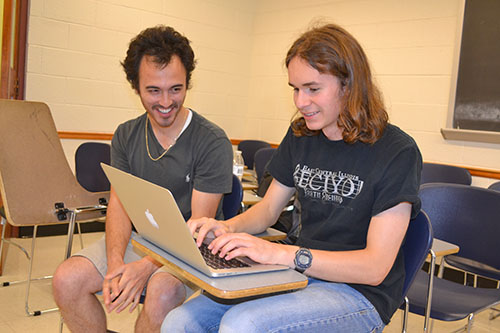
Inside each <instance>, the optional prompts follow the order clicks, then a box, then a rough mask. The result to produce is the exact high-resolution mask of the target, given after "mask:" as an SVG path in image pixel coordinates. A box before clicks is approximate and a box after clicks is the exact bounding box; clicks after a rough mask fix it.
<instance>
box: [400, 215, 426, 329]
mask: <svg viewBox="0 0 500 333" xmlns="http://www.w3.org/2000/svg"><path fill="white" fill-rule="evenodd" d="M432 239H433V236H432V227H431V222H430V221H429V218H428V217H427V215H426V214H425V213H424V212H423V211H420V213H418V215H417V217H415V218H414V219H412V220H411V221H410V224H409V225H408V230H407V231H406V237H405V240H404V242H403V245H402V249H403V254H404V259H405V260H404V261H405V282H404V286H403V293H402V298H403V302H404V303H403V304H404V315H403V332H406V331H407V328H406V326H407V323H408V306H409V304H408V298H407V297H406V294H407V293H408V290H409V289H410V286H411V284H412V283H413V280H414V279H415V276H416V275H417V273H418V272H419V271H420V270H421V268H422V265H423V264H424V261H425V258H426V257H427V254H428V253H429V251H430V249H431V247H432Z"/></svg>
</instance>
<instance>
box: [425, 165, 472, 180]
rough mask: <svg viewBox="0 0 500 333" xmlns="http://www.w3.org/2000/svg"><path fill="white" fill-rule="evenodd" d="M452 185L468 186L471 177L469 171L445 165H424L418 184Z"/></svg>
mask: <svg viewBox="0 0 500 333" xmlns="http://www.w3.org/2000/svg"><path fill="white" fill-rule="evenodd" d="M427 183H453V184H464V185H470V184H471V183H472V177H471V174H470V172H469V170H467V169H464V168H460V167H456V166H452V165H445V164H436V163H424V164H423V166H422V177H421V179H420V184H427Z"/></svg>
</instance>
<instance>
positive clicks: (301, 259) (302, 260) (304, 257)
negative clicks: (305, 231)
mask: <svg viewBox="0 0 500 333" xmlns="http://www.w3.org/2000/svg"><path fill="white" fill-rule="evenodd" d="M309 261H310V258H309V256H307V255H305V254H301V255H300V256H299V263H300V264H302V265H307V264H308V263H309Z"/></svg>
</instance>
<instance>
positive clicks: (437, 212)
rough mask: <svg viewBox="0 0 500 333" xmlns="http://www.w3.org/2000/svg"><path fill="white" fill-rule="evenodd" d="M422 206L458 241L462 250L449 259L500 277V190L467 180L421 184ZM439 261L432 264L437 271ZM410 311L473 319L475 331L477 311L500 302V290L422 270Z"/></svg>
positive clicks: (437, 230)
mask: <svg viewBox="0 0 500 333" xmlns="http://www.w3.org/2000/svg"><path fill="white" fill-rule="evenodd" d="M419 195H420V198H421V200H422V209H423V210H424V211H425V212H426V213H427V214H428V216H429V218H430V221H431V223H432V228H433V231H434V236H435V237H436V238H438V239H441V240H444V241H447V242H450V243H453V244H456V245H458V246H459V247H460V251H459V252H458V253H457V254H456V255H452V256H448V257H445V260H446V262H447V263H448V264H449V265H451V266H453V267H456V268H459V269H462V270H464V271H466V272H470V273H472V274H477V275H480V276H484V277H488V278H491V279H496V280H498V279H500V275H499V274H498V272H499V269H500V256H499V255H498V253H500V243H499V241H498V235H500V223H499V222H500V221H499V220H498V218H499V216H500V192H496V191H492V190H488V189H484V188H479V187H474V186H469V185H462V184H446V183H433V184H424V185H422V186H421V188H420V194H419ZM432 269H433V263H431V273H433V271H432ZM407 297H408V299H409V311H410V312H413V313H416V314H420V315H425V316H426V320H425V322H424V331H427V330H428V328H429V327H428V326H427V324H428V318H429V317H430V318H433V319H438V320H442V321H456V320H461V319H465V318H467V319H468V321H467V326H466V330H467V332H470V330H471V327H472V324H473V319H474V316H475V315H476V314H478V313H480V312H481V311H484V310H487V309H489V308H492V307H494V306H496V305H498V304H500V290H499V289H493V288H475V287H474V286H468V285H464V284H461V283H457V282H453V281H449V280H444V279H442V278H437V277H434V274H427V273H426V272H424V271H420V272H418V273H417V276H416V278H415V281H414V282H413V284H412V285H411V287H410V290H409V292H408V295H407Z"/></svg>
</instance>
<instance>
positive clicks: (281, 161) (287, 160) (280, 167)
mask: <svg viewBox="0 0 500 333" xmlns="http://www.w3.org/2000/svg"><path fill="white" fill-rule="evenodd" d="M293 139H294V135H293V133H292V129H291V128H289V129H288V132H287V134H286V135H285V137H284V138H283V140H282V141H281V143H280V145H279V146H278V148H277V149H276V152H275V153H274V155H273V157H272V159H271V161H269V164H268V165H267V170H268V171H269V173H270V174H271V176H273V178H274V179H276V180H277V181H279V182H280V183H281V184H283V185H285V186H288V187H294V186H295V184H294V181H293V174H294V170H293V165H294V164H293V160H292V150H291V148H292V146H293Z"/></svg>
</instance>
